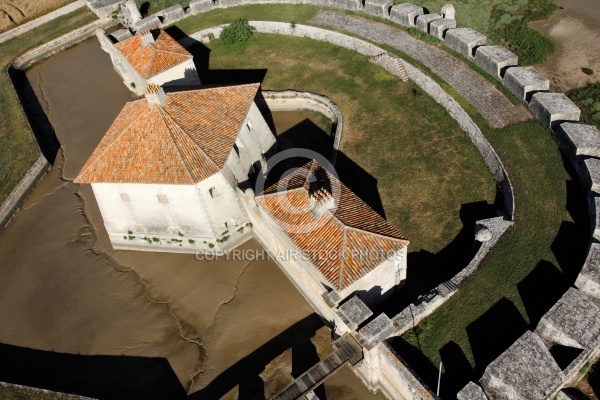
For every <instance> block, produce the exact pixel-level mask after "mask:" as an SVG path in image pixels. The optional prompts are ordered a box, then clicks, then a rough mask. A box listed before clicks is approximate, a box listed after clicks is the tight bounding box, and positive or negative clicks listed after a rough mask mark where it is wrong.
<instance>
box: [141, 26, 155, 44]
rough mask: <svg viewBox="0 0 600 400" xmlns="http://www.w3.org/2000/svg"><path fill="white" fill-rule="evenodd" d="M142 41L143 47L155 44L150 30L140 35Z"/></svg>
mask: <svg viewBox="0 0 600 400" xmlns="http://www.w3.org/2000/svg"><path fill="white" fill-rule="evenodd" d="M139 35H140V39H141V40H142V47H146V46H148V45H149V44H150V43H154V36H153V35H152V32H150V31H149V30H144V31H141V32H140V33H139Z"/></svg>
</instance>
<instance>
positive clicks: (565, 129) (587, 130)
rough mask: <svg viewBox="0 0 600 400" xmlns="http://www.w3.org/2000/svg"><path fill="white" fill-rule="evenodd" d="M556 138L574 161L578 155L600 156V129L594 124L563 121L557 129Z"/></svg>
mask: <svg viewBox="0 0 600 400" xmlns="http://www.w3.org/2000/svg"><path fill="white" fill-rule="evenodd" d="M555 138H556V140H557V142H558V143H559V144H560V147H561V148H562V149H563V151H564V152H565V153H566V154H567V156H569V158H570V159H571V160H572V161H575V159H576V157H577V156H580V157H582V156H585V157H598V158H600V130H598V128H596V127H595V126H593V125H584V124H578V123H574V122H565V123H562V124H560V125H559V126H558V128H557V129H556V132H555Z"/></svg>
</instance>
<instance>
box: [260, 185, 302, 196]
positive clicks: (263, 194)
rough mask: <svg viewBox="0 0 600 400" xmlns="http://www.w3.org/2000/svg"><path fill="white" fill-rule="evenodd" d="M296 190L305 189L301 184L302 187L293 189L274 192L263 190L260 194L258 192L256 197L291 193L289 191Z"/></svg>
mask: <svg viewBox="0 0 600 400" xmlns="http://www.w3.org/2000/svg"><path fill="white" fill-rule="evenodd" d="M269 187H270V186H269ZM296 190H304V187H302V186H300V187H297V188H293V189H286V190H285V192H272V193H265V192H264V190H263V192H262V193H260V194H257V195H256V197H267V196H275V195H280V194H285V193H289V192H295V191H296Z"/></svg>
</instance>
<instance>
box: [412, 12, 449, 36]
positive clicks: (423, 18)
mask: <svg viewBox="0 0 600 400" xmlns="http://www.w3.org/2000/svg"><path fill="white" fill-rule="evenodd" d="M442 18H443V17H442V16H441V15H440V14H423V15H419V16H417V21H416V23H415V26H416V27H417V29H419V30H422V31H423V32H426V33H430V32H429V24H430V23H431V22H433V21H437V20H438V19H442Z"/></svg>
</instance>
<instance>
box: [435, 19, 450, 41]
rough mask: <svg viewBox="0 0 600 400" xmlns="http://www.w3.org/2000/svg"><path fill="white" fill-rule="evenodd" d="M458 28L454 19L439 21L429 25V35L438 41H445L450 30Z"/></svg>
mask: <svg viewBox="0 0 600 400" xmlns="http://www.w3.org/2000/svg"><path fill="white" fill-rule="evenodd" d="M452 28H456V20H454V19H447V18H443V19H438V20H435V21H432V22H431V23H430V24H429V33H431V34H432V35H433V36H435V37H437V38H438V39H444V36H445V35H446V31H447V30H448V29H452Z"/></svg>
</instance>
